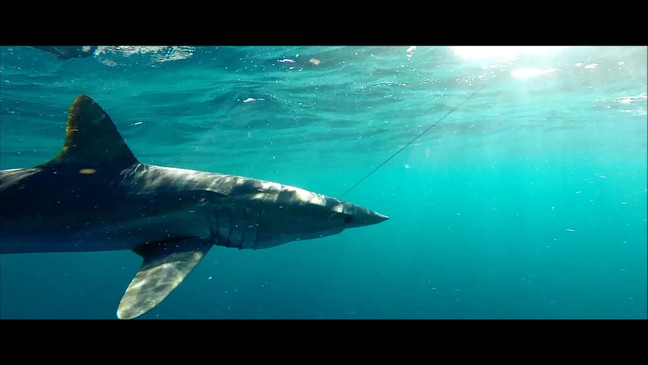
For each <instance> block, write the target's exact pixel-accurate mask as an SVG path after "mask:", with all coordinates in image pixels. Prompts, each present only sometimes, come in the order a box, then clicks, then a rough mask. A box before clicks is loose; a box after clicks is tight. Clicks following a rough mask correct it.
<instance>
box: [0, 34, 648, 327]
mask: <svg viewBox="0 0 648 365" xmlns="http://www.w3.org/2000/svg"><path fill="white" fill-rule="evenodd" d="M646 54H647V49H646V47H539V48H536V47H533V48H506V47H504V48H502V47H487V48H477V49H476V48H470V47H456V48H455V47H422V46H418V47H413V46H412V47H410V46H389V47H387V46H380V47H379V46H373V47H359V46H351V47H99V48H98V49H96V50H95V51H94V53H93V55H92V56H91V57H86V58H74V59H66V60H64V59H57V58H56V57H55V56H54V55H52V54H50V53H47V52H44V51H42V50H38V49H34V48H31V47H16V46H2V47H0V98H1V104H0V112H1V114H0V116H1V120H0V142H1V143H0V165H1V167H2V169H8V168H16V167H29V166H33V165H37V164H40V163H42V162H44V161H46V160H49V159H50V158H51V157H53V156H54V155H56V154H57V153H58V151H59V150H60V148H61V146H62V143H63V137H64V134H65V118H66V114H67V110H68V108H69V105H70V103H71V102H72V101H73V100H74V98H75V97H76V96H77V95H78V94H81V93H84V94H87V95H89V96H91V97H92V98H94V99H95V100H96V101H97V102H98V103H99V104H100V105H101V106H102V107H103V108H104V109H105V110H106V111H107V112H108V113H109V114H110V115H111V117H112V119H113V120H114V121H115V123H116V125H117V127H118V128H119V130H120V132H121V134H122V136H123V137H124V138H125V140H126V142H127V143H128V144H129V146H130V147H131V150H132V151H133V153H134V154H135V155H136V156H137V157H138V158H139V159H140V161H142V162H145V163H149V164H156V165H163V166H173V167H181V168H188V169H197V170H206V171H213V172H222V173H228V174H235V175H243V176H249V177H254V178H258V179H264V180H271V181H276V182H280V183H284V184H289V185H294V186H299V187H301V188H304V189H307V190H311V191H316V192H319V193H323V194H327V195H331V196H340V195H341V194H342V193H343V192H344V191H345V190H346V189H348V188H349V187H350V186H352V185H353V184H354V183H355V182H357V181H358V180H359V179H361V178H362V177H363V176H365V175H366V174H367V173H369V172H370V171H371V170H372V169H373V168H375V167H376V166H378V165H379V164H380V163H381V162H383V161H384V160H385V159H387V158H388V157H389V156H391V155H392V154H394V153H395V152H397V151H398V150H399V149H400V148H401V147H403V146H405V145H406V144H407V143H408V142H409V141H410V140H412V138H414V137H416V136H417V135H418V134H420V133H421V132H422V131H424V130H425V129H426V128H428V127H429V126H430V125H431V124H433V123H434V122H436V121H437V120H438V119H439V118H441V117H443V116H444V115H445V114H446V113H447V112H449V111H450V110H451V109H452V108H454V107H455V106H457V105H459V104H460V103H462V102H463V103H464V104H462V105H461V106H460V107H459V108H458V109H456V110H455V111H454V112H453V113H452V114H450V115H449V116H448V117H447V118H445V119H444V120H443V121H441V122H440V123H439V124H438V125H436V126H435V127H434V128H432V129H431V130H430V131H429V132H428V133H427V134H425V135H424V136H422V137H421V138H419V139H418V140H416V141H415V142H414V143H412V144H411V145H410V146H408V147H407V148H406V149H405V150H404V151H403V152H401V153H400V154H398V155H397V156H396V157H394V158H393V159H392V160H391V161H389V162H388V163H387V164H385V165H384V166H383V167H382V168H380V169H379V170H378V171H377V172H376V173H374V174H373V175H372V176H370V177H369V178H368V179H367V180H365V181H364V182H362V183H361V184H360V185H358V186H357V187H356V188H354V189H353V190H352V191H351V192H349V193H348V194H347V195H345V197H344V200H347V201H349V202H352V203H354V204H358V205H360V206H363V207H366V208H368V209H372V210H375V211H378V212H380V213H383V214H386V215H389V216H390V217H391V219H390V220H388V221H386V222H384V223H381V224H378V225H374V226H369V227H363V228H357V229H351V230H348V231H345V232H343V233H341V234H339V235H335V236H330V237H325V238H321V239H317V240H309V241H303V242H292V243H288V244H285V245H282V246H278V247H275V248H271V249H267V250H259V251H249V250H242V251H239V250H236V249H230V248H225V247H214V248H212V250H211V251H210V252H209V253H208V255H207V256H206V258H205V259H204V260H203V261H202V262H201V263H200V264H199V265H198V266H197V267H196V268H195V270H194V271H193V272H192V273H191V274H190V275H189V276H188V277H187V278H186V279H185V281H184V282H183V283H182V284H181V285H180V286H179V287H178V288H177V289H176V290H175V291H173V292H172V293H171V294H170V295H169V297H167V299H165V300H164V301H163V302H162V303H161V304H160V305H159V306H158V307H156V308H155V309H154V310H152V311H151V312H149V313H147V314H145V315H144V316H142V317H141V318H149V319H155V318H160V319H176V318H190V319H203V318H207V319H232V318H234V319H257V318H262V319H266V318H273V319H274V318H290V319H292V318H298V319H302V318H306V319H320V318H323V319H338V318H342V319H365V318H378V319H382V318H397V319H400V318H408V319H409V318H423V319H485V318H488V319H491V318H494V319H518V318H525V319H526V318H533V319H536V318H539V319H545V318H551V319H554V318H560V319H563V318H566V319H589V318H596V319H598V318H624V319H625V318H646V316H647V310H646V308H647V303H646V290H647V282H646V276H647V272H646V261H647V260H646V257H647V249H646V246H647V242H646V228H647V223H646V222H647V221H646V208H647V206H646V198H647V190H646V188H647V183H646V176H647V171H646V170H647V168H646V166H647V161H646V155H647V142H646V139H647V137H646V133H647V131H646V126H647V123H646V112H647V109H648V108H647V105H646V104H647V90H646V88H647V86H646V79H647V72H646V71H647V70H646V68H647V67H646V64H647V57H646ZM481 87H483V89H481V91H479V92H478V93H477V94H474V95H473V93H474V92H475V91H476V90H478V89H479V88H481ZM139 265H140V258H139V257H138V256H137V255H135V254H133V253H131V252H128V251H117V252H92V253H48V254H18V255H3V256H0V318H57V319H58V318H66V319H67V318H92V319H94V318H115V311H116V309H117V305H118V303H119V300H120V299H121V296H122V295H123V292H124V290H125V288H126V287H127V285H128V284H129V283H130V280H131V279H132V277H133V276H134V274H135V273H136V271H137V269H138V268H139Z"/></svg>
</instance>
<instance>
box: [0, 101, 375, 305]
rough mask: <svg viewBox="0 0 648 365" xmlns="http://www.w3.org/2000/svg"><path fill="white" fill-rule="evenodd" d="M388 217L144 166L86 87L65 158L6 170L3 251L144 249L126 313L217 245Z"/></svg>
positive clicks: (153, 299) (0, 198) (287, 189)
mask: <svg viewBox="0 0 648 365" xmlns="http://www.w3.org/2000/svg"><path fill="white" fill-rule="evenodd" d="M386 219H387V217H386V216H384V215H381V214H378V213H376V212H373V211H370V210H367V209H364V208H361V207H358V206H355V205H353V204H350V203H347V202H343V201H340V200H338V199H335V198H331V197H327V196H324V195H321V194H317V193H312V192H309V191H306V190H303V189H299V188H296V187H291V186H287V185H281V184H277V183H273V182H269V181H263V180H257V179H251V178H245V177H240V176H232V175H224V174H216V173H208V172H202V171H193V170H184V169H176V168H169V167H160V166H153V165H147V164H143V163H141V162H139V161H138V160H137V159H136V158H135V157H134V156H133V154H132V152H131V151H130V149H129V148H128V146H127V145H126V144H125V143H124V141H123V139H122V138H121V136H120V135H119V132H118V131H117V129H116V128H115V126H114V124H113V123H112V121H111V120H110V117H109V116H108V115H107V114H106V113H105V112H104V111H103V109H101V107H99V105H98V104H97V103H95V102H94V101H93V100H92V99H90V98H89V97H87V96H84V95H82V96H79V97H78V98H77V99H76V100H75V102H74V103H73V104H72V107H71V109H70V116H69V118H68V125H67V135H66V141H65V145H64V147H63V150H62V151H61V153H60V154H59V155H58V156H56V157H55V158H54V159H52V160H51V161H49V162H47V163H45V164H43V165H40V166H37V167H33V168H25V169H12V170H3V171H0V253H2V254H7V253H31V252H73V251H110V250H133V251H135V252H136V253H137V254H139V255H140V256H142V257H143V259H144V262H143V264H142V267H141V268H140V270H139V272H138V273H137V275H136V276H135V278H134V279H133V281H132V282H131V284H130V286H129V287H128V289H127V290H126V293H125V294H124V297H123V298H122V301H121V303H120V305H119V308H118V311H117V315H118V317H119V318H134V317H137V316H139V315H141V314H143V313H145V312H147V311H148V310H150V309H152V308H153V307H155V306H156V305H157V304H158V303H160V302H161V301H162V300H163V299H164V298H165V297H166V296H167V295H168V294H169V293H170V292H171V290H173V289H174V288H175V287H176V286H177V285H178V284H179V283H180V282H181V281H182V280H183V279H184V277H185V276H186V275H187V274H188V273H189V272H190V271H191V270H192V269H193V267H194V266H195V265H196V264H197V263H198V262H199V261H200V260H201V259H202V257H204V255H205V254H206V253H207V251H209V249H210V248H211V247H212V246H213V245H219V246H227V247H237V248H239V249H246V248H250V249H260V248H268V247H273V246H276V245H279V244H282V243H286V242H290V241H295V240H304V239H310V238H318V237H323V236H327V235H331V234H335V233H339V232H341V231H342V230H344V229H345V228H350V227H360V226H365V225H370V224H375V223H379V222H382V221H384V220H386Z"/></svg>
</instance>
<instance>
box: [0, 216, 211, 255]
mask: <svg viewBox="0 0 648 365" xmlns="http://www.w3.org/2000/svg"><path fill="white" fill-rule="evenodd" d="M210 235H211V231H210V226H209V222H208V219H207V217H206V215H205V214H203V212H200V211H189V212H188V211H181V212H172V213H167V214H164V215H157V216H147V217H138V218H128V219H122V220H112V221H107V220H102V219H97V218H96V217H90V218H86V219H82V218H80V217H75V218H74V219H60V220H50V221H46V222H33V221H32V222H21V223H18V222H16V223H15V224H3V226H2V227H1V229H0V253H2V254H7V253H35V252H83V251H116V250H130V249H133V248H135V247H137V246H139V245H142V244H145V243H149V242H157V241H163V240H168V239H172V238H175V237H190V236H192V237H193V236H195V237H201V238H205V239H209V238H210Z"/></svg>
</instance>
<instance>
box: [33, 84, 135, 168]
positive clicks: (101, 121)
mask: <svg viewBox="0 0 648 365" xmlns="http://www.w3.org/2000/svg"><path fill="white" fill-rule="evenodd" d="M136 162H137V159H136V158H135V156H134V155H133V153H132V152H131V150H130V149H129V148H128V146H127V145H126V143H125V142H124V140H123V139H122V137H121V135H120V134H119V132H118V131H117V128H116V127H115V125H114V124H113V121H112V120H111V119H110V117H109V116H108V114H106V112H105V111H104V110H103V109H102V108H101V107H100V106H99V104H97V103H96V102H95V101H94V100H92V99H91V98H90V97H88V96H86V95H79V96H78V97H77V98H76V100H74V103H72V106H71V107H70V114H69V116H68V121H67V129H66V134H65V144H64V145H63V149H62V150H61V152H60V153H59V154H58V155H57V156H56V157H54V158H53V159H52V160H50V161H49V162H47V163H45V164H43V165H41V166H47V165H52V164H59V163H81V164H93V163H113V164H123V165H132V164H133V163H136Z"/></svg>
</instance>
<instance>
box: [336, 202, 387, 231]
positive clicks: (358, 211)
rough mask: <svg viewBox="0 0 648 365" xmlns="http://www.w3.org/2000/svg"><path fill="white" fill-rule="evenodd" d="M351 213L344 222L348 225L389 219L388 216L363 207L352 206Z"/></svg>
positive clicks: (362, 224)
mask: <svg viewBox="0 0 648 365" xmlns="http://www.w3.org/2000/svg"><path fill="white" fill-rule="evenodd" d="M354 208H355V209H353V211H354V212H353V214H351V215H350V216H349V217H348V219H347V220H346V223H347V225H348V226H349V227H363V226H369V225H372V224H378V223H380V222H384V221H386V220H387V219H389V217H388V216H386V215H384V214H380V213H378V212H374V211H373V210H369V209H365V208H362V207H358V206H354Z"/></svg>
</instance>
